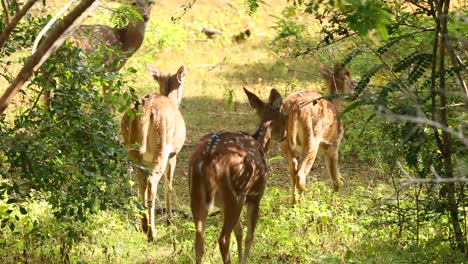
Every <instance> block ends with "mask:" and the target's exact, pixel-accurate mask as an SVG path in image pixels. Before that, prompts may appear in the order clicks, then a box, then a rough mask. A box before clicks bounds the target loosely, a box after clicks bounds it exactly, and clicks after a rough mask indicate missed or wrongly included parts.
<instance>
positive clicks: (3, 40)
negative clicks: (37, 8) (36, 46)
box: [0, 0, 37, 50]
mask: <svg viewBox="0 0 468 264" xmlns="http://www.w3.org/2000/svg"><path fill="white" fill-rule="evenodd" d="M36 2H37V0H29V1H28V2H27V3H26V4H25V5H24V6H23V8H22V9H21V11H19V12H17V13H16V14H15V16H14V17H13V20H11V22H10V23H9V24H8V25H7V26H6V28H5V30H3V32H2V34H1V35H0V50H1V49H3V46H4V45H5V43H6V41H7V39H8V38H9V37H10V34H11V32H13V29H15V27H16V26H17V25H18V23H19V22H20V20H21V18H23V17H24V16H25V15H26V13H28V11H29V9H31V7H32V6H33V5H34V3H36Z"/></svg>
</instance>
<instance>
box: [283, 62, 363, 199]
mask: <svg viewBox="0 0 468 264" xmlns="http://www.w3.org/2000/svg"><path fill="white" fill-rule="evenodd" d="M320 71H321V73H322V76H323V78H324V80H325V82H326V84H327V89H328V91H327V92H328V94H329V95H343V94H353V93H354V87H355V83H354V81H353V80H352V79H351V75H350V73H349V71H348V70H347V69H346V68H345V67H344V66H343V65H342V64H340V63H336V64H335V68H334V70H333V71H332V70H330V69H329V68H328V67H327V66H325V65H323V64H322V65H320ZM342 101H343V99H342V98H340V97H339V96H338V97H336V98H334V99H331V100H328V99H325V98H322V96H321V95H320V94H318V93H316V92H313V91H299V92H295V93H293V94H291V95H289V96H288V97H287V98H286V99H285V100H284V102H283V105H282V107H281V113H282V114H283V116H284V118H285V130H286V138H285V140H284V141H283V143H282V150H283V153H284V155H285V156H286V158H287V160H288V163H289V172H290V175H291V182H292V192H293V203H296V202H297V201H298V198H299V195H301V196H302V195H303V191H304V188H305V184H306V176H307V174H308V173H309V171H310V170H311V169H312V166H313V164H314V161H315V158H316V156H317V155H323V156H324V158H325V163H326V168H327V173H328V175H329V176H330V177H331V179H332V182H333V189H334V190H335V191H338V190H339V188H340V183H339V178H340V172H339V169H338V149H339V146H340V142H341V139H342V138H343V134H344V126H343V122H342V121H341V120H339V119H338V117H337V116H338V114H339V113H340V112H341V110H342Z"/></svg>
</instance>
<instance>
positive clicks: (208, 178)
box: [189, 132, 266, 204]
mask: <svg viewBox="0 0 468 264" xmlns="http://www.w3.org/2000/svg"><path fill="white" fill-rule="evenodd" d="M189 170H190V173H189V174H190V178H189V185H190V186H191V188H190V192H191V195H194V192H202V193H205V195H206V196H205V197H206V203H207V204H213V202H215V201H214V200H215V197H216V193H220V194H221V195H222V193H225V192H229V193H232V194H234V196H235V197H236V198H237V202H241V203H242V202H243V201H244V200H245V199H246V198H249V197H257V196H259V195H260V196H261V195H262V194H263V191H264V189H265V181H266V179H265V175H266V160H265V155H264V151H263V149H262V146H261V145H260V143H259V142H258V141H257V140H255V139H254V138H253V137H252V136H250V135H248V134H246V133H243V132H217V133H210V134H207V135H205V136H204V137H203V138H202V139H201V140H200V142H199V143H198V144H197V146H196V147H195V149H194V151H193V152H192V155H191V157H190V168H189ZM194 186H195V187H196V188H199V189H194V188H192V187H194Z"/></svg>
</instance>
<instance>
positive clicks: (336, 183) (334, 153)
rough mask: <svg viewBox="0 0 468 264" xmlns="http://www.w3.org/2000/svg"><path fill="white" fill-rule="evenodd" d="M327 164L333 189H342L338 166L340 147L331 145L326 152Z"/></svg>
mask: <svg viewBox="0 0 468 264" xmlns="http://www.w3.org/2000/svg"><path fill="white" fill-rule="evenodd" d="M325 164H326V167H327V173H328V175H329V176H330V178H331V180H332V183H333V190H334V191H335V192H337V191H339V190H340V170H339V167H338V147H331V148H330V149H329V150H328V151H327V152H326V153H325Z"/></svg>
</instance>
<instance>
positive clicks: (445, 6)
mask: <svg viewBox="0 0 468 264" xmlns="http://www.w3.org/2000/svg"><path fill="white" fill-rule="evenodd" d="M435 3H436V8H437V19H438V20H439V23H440V43H439V47H440V48H439V72H440V79H439V81H440V82H439V85H440V87H439V90H438V95H439V101H440V105H439V117H440V124H441V125H443V126H445V127H449V124H448V121H447V115H448V114H447V94H448V92H449V91H448V89H447V87H446V83H445V70H446V69H445V51H446V47H445V45H444V44H445V43H447V40H446V39H447V35H448V28H447V23H448V11H449V5H450V0H442V1H435ZM441 136H442V145H441V146H439V149H440V151H441V153H442V157H443V164H444V172H445V173H444V175H445V177H447V178H452V177H453V163H452V154H453V153H452V152H453V150H452V138H451V136H450V134H449V133H447V132H446V131H444V130H442V135H441ZM447 187H448V188H447V203H448V211H449V214H450V220H451V223H452V228H453V231H454V235H455V243H456V246H457V248H458V249H459V250H460V251H461V252H463V253H466V252H465V238H464V235H463V231H462V229H461V225H460V219H459V212H458V204H457V201H456V199H455V192H456V188H455V183H448V185H447Z"/></svg>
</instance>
